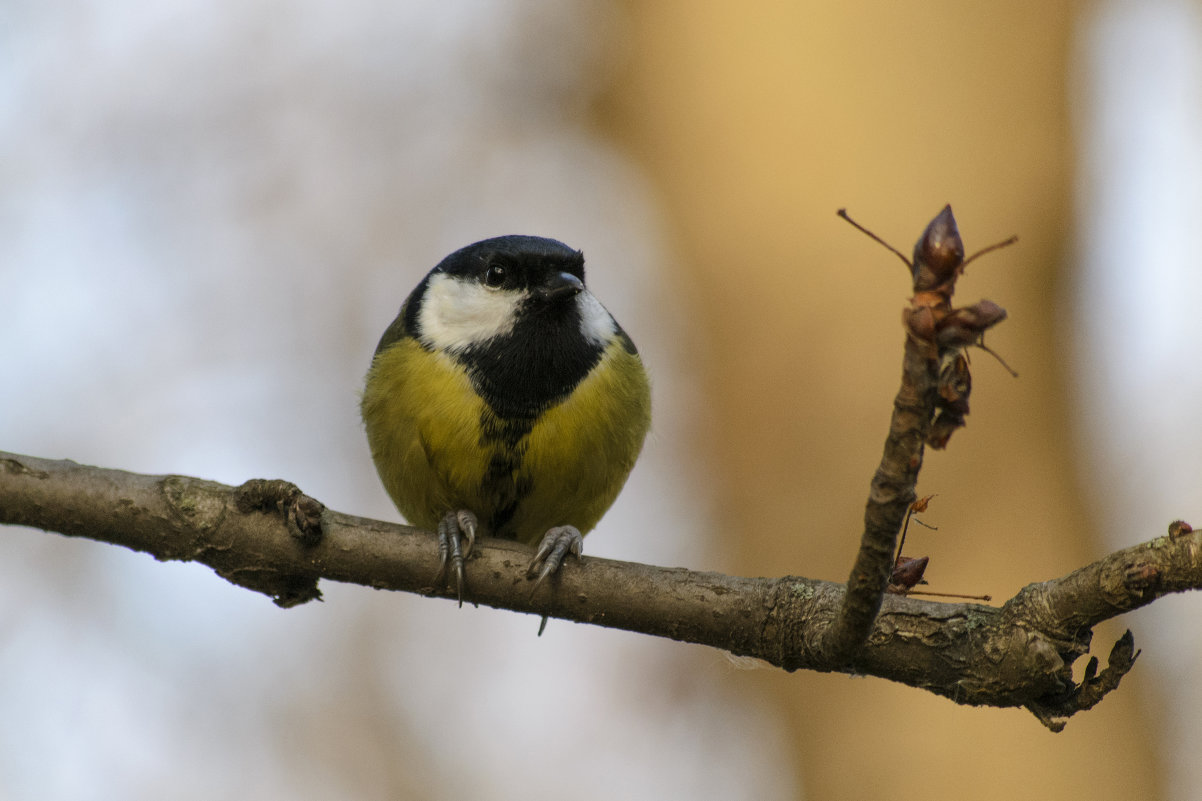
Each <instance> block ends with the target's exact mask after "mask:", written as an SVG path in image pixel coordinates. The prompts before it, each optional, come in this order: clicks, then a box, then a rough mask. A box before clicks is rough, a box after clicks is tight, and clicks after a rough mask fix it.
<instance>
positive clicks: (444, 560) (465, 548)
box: [434, 509, 479, 606]
mask: <svg viewBox="0 0 1202 801" xmlns="http://www.w3.org/2000/svg"><path fill="white" fill-rule="evenodd" d="M478 528H479V522H478V521H477V520H476V516H475V515H474V514H472V513H471V512H469V511H467V510H466V509H460V510H459V511H457V512H448V513H447V514H445V515H443V518H442V520H439V521H438V575H436V576H435V577H434V584H435V586H441V585H442V584H443V582H444V581H446V578H447V571H448V569H450V570H454V571H455V592H456V595H457V597H458V598H459V605H460V606H463V591H464V589H465V588H466V586H467V581H466V580H465V578H464V575H463V562H464V560H465V559H467V558H468V557H469V556H471V554H472V546H474V545H475V544H476V531H477V529H478ZM461 538H462V540H461ZM465 542H466V544H465Z"/></svg>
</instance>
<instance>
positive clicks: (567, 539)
mask: <svg viewBox="0 0 1202 801" xmlns="http://www.w3.org/2000/svg"><path fill="white" fill-rule="evenodd" d="M583 548H584V535H583V534H581V533H580V529H578V528H576V527H575V526H556V527H555V528H553V529H550V530H549V531H548V532H547V533H546V534H544V535H543V540H542V542H540V543H539V544H538V551H537V552H536V553H535V554H534V558H533V559H531V560H530V566H529V567H527V568H526V577H527V578H534V577H535V576H538V580H537V581H535V582H534V589H533V590H531V592H532V593H533V592H534V591H535V590H537V589H538V588H539V585H540V584H542V583H543V581H544V580H545V579H546V578H547V577H548V576H550V575H552V574H553V573H555V571H557V570H559V567H560V565H562V564H563V560H564V558H565V557H566V556H567V555H568V554H569V553H570V554H572V555H573V556H575V557H576V558H577V559H579V558H580V552H581V551H582V550H583Z"/></svg>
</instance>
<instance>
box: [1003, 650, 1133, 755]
mask: <svg viewBox="0 0 1202 801" xmlns="http://www.w3.org/2000/svg"><path fill="white" fill-rule="evenodd" d="M1139 654H1140V652H1139V651H1137V650H1135V637H1133V636H1132V635H1131V631H1130V630H1127V631H1126V632H1125V633H1124V634H1123V636H1122V637H1120V638H1119V640H1118V642H1116V643H1115V644H1114V647H1113V648H1111V649H1110V657H1109V658H1108V659H1107V660H1106V669H1105V670H1103V671H1102V672H1101V673H1099V672H1098V658H1097V657H1096V656H1091V657H1090V658H1089V663H1088V664H1086V666H1085V674H1084V675H1083V676H1082V678H1081V683H1080V684H1071V686H1070V689H1069V690H1068V691H1067V692H1065V693H1063V694H1062V695H1060V696H1053V697H1050V698H1041V699H1039V700H1037V701H1032V702H1031V703H1029V704H1027V709H1029V710H1031V712H1032V713H1033V714H1034V715H1035V717H1037V718H1038V719H1039V722H1040V723H1042V724H1043V725H1045V726H1047V727H1048V728H1049V729H1050V730H1052V731H1054V732H1059V731H1063V730H1064V727H1065V724H1067V723H1068V719H1069V718H1070V717H1072V716H1073V715H1075V714H1076V713H1078V712H1084V711H1085V710H1087V709H1091V708H1092V707H1094V706H1095V705H1096V704H1097V703H1098V702H1099V701H1101V700H1102V698H1104V697H1105V696H1106V695H1107V694H1108V693H1110V692H1112V691H1114V690H1117V689H1118V686H1119V682H1120V681H1122V679H1123V676H1126V675H1127V673H1129V672H1130V671H1131V668H1132V667H1134V666H1135V660H1136V659H1138V658H1139Z"/></svg>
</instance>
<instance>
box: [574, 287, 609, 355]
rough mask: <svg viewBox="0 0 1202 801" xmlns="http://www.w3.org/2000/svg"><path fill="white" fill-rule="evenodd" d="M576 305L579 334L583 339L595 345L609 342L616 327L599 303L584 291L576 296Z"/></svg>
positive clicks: (591, 294) (589, 293)
mask: <svg viewBox="0 0 1202 801" xmlns="http://www.w3.org/2000/svg"><path fill="white" fill-rule="evenodd" d="M576 305H577V308H579V309H580V333H581V334H584V338H585V339H587V340H589V341H590V342H593V343H595V344H597V345H604V344H606V343H607V342H609V340H610V339H612V338H613V335H614V334H615V333H616V332H617V330H618V326H617V324H616V323H614V318H613V317H612V316H610V313H609V312H607V311H606V310H605V307H604V306H602V305H601V301H599V300H597V299H596V298H595V297H593V293H591V292H589V291H588V290H587V289H586V290H584V291H583V292H581V293H580V294H579V295H577V296H576Z"/></svg>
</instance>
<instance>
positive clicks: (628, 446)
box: [362, 338, 651, 542]
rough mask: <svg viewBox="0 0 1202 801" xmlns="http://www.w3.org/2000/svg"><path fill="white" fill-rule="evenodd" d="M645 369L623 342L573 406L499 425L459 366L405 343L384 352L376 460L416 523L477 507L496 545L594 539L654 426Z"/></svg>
mask: <svg viewBox="0 0 1202 801" xmlns="http://www.w3.org/2000/svg"><path fill="white" fill-rule="evenodd" d="M650 412H651V401H650V388H649V386H648V383H647V377H646V374H645V372H644V370H643V367H642V363H641V361H640V360H639V358H638V356H637V355H636V354H633V353H630V352H629V351H627V350H626V349H625V348H623V347H622V345H621V343H620V342H619V341H617V340H615V341H614V342H612V343H610V345H609V347H608V348H607V349H606V350H605V352H604V353H603V354H602V357H601V359H600V361H599V362H598V364H597V365H596V366H595V367H594V368H593V369H592V371H591V372H589V374H588V375H587V376H586V377H585V378H584V379H583V380H582V381H581V382H580V383H579V384H578V385H577V386H576V388H575V390H574V391H573V392H572V393H571V394H570V395H569V396H568V397H567V398H566V399H565V400H563V401H561V402H560V403H558V404H556V405H554V406H552V407H551V408H549V409H547V410H546V411H544V412H542V413H541V414H540V415H538V416H537V417H535V418H532V419H531V418H518V419H501V418H498V417H496V415H494V414H493V413H492V411H491V409H490V408H489V407H488V405H487V404H486V403H485V402H484V401H483V400H482V399H481V398H480V396H479V395H478V394H477V393H476V392H475V390H474V389H473V387H472V383H471V380H470V379H469V377H468V375H467V373H466V372H465V371H464V369H463V367H462V366H461V365H459V364H458V363H456V362H455V361H454V360H453V359H452V358H451V357H449V356H447V355H445V354H441V353H435V352H431V351H428V350H425V349H424V348H422V347H421V345H420V344H418V342H417V341H415V340H413V339H410V338H406V339H402V340H400V341H398V342H397V343H396V344H394V345H393V346H392V347H390V348H388V349H387V350H385V351H384V352H382V353H380V354H378V355H377V356H376V358H375V360H374V361H373V363H372V367H371V370H370V371H369V372H368V377H367V384H366V387H365V390H364V393H363V401H362V413H363V420H364V423H365V425H366V427H367V437H368V441H369V443H370V445H371V450H372V458H373V459H374V460H375V463H376V468H377V470H378V471H379V473H380V478H381V480H382V481H383V483H384V487H385V489H387V491H388V493H389V495H391V496H392V499H393V501H394V502H395V503H396V505H397V507H398V508H399V509H400V511H401V513H402V514H403V515H404V516H405V518H406V519H407V520H408V521H409V522H410V523H412V524H413V525H416V526H420V527H422V528H434V527H435V526H436V525H437V522H438V519H439V518H440V517H441V516H442V515H443V514H445V513H446V512H448V511H453V510H457V509H468V510H471V511H472V512H475V513H476V515H477V516H478V517H479V519H480V522H481V523H482V524H484V525H485V526H486V527H487V528H488V530H489V531H488V533H490V534H492V535H493V536H506V537H512V538H515V539H518V540H520V541H523V542H534V541H537V540H538V539H539V538H540V537H541V536H542V535H543V534H544V533H545V532H546V530H547V529H548V528H551V527H552V526H557V525H573V526H576V527H577V528H578V529H580V531H581V532H582V533H585V532H587V531H589V530H590V529H592V528H593V527H594V526H595V525H596V524H597V521H598V520H600V518H601V515H603V514H604V513H605V510H606V509H608V508H609V506H610V504H612V503H613V501H614V499H615V498H616V497H617V495H618V493H619V492H620V491H621V489H622V485H623V484H624V483H625V481H626V477H627V475H628V474H629V472H630V470H631V468H632V467H633V466H634V463H635V460H636V459H637V458H638V454H639V451H640V450H641V448H642V444H643V438H644V436H645V435H646V433H647V429H648V427H649V425H650Z"/></svg>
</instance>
